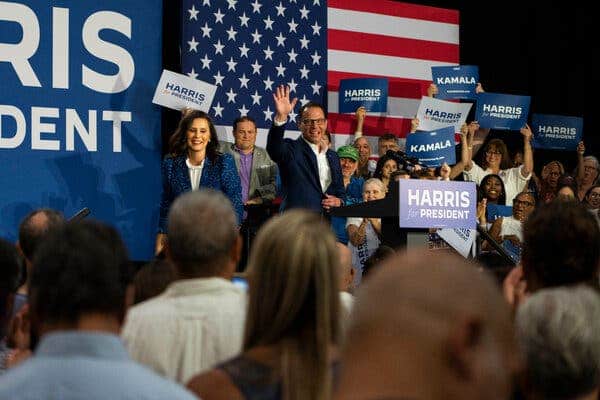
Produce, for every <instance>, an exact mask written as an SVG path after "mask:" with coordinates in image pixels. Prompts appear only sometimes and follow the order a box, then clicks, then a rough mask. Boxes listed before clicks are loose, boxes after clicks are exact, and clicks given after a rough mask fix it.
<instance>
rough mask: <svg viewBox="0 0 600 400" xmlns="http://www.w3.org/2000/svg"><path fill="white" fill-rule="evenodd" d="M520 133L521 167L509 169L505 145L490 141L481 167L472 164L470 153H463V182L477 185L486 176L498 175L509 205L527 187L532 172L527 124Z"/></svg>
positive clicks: (531, 152)
mask: <svg viewBox="0 0 600 400" xmlns="http://www.w3.org/2000/svg"><path fill="white" fill-rule="evenodd" d="M520 132H521V135H523V165H521V166H519V167H515V168H510V157H509V155H508V150H507V148H506V144H504V142H503V141H502V140H500V139H492V140H490V141H489V142H488V144H487V145H486V146H485V148H484V158H483V163H482V165H481V166H479V165H477V164H476V163H474V162H473V160H472V159H471V157H472V154H471V152H470V151H467V152H465V153H466V154H465V155H466V160H465V162H464V164H465V170H464V178H465V180H467V181H472V182H475V183H476V184H478V185H479V184H481V181H482V180H483V178H484V177H485V176H486V175H489V174H496V175H499V176H500V178H501V179H502V182H503V183H504V188H505V189H506V203H507V204H511V203H512V201H513V199H514V198H515V197H516V195H517V194H518V193H519V192H521V191H523V189H524V188H525V186H527V182H528V181H529V179H530V178H531V172H532V171H533V150H532V148H531V138H532V136H533V133H532V132H531V128H530V127H529V125H527V124H525V126H524V127H523V128H521V130H520Z"/></svg>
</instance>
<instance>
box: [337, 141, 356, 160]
mask: <svg viewBox="0 0 600 400" xmlns="http://www.w3.org/2000/svg"><path fill="white" fill-rule="evenodd" d="M337 153H338V157H339V158H349V159H351V160H354V161H358V150H356V149H355V148H354V147H353V146H350V145H346V146H342V147H340V148H339V149H338V151H337Z"/></svg>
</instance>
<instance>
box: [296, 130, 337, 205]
mask: <svg viewBox="0 0 600 400" xmlns="http://www.w3.org/2000/svg"><path fill="white" fill-rule="evenodd" d="M302 140H304V141H305V142H306V144H308V145H309V146H310V149H311V150H312V151H313V153H315V156H316V157H317V167H318V168H319V182H321V189H323V193H325V192H326V191H327V188H329V185H330V184H331V168H329V162H328V161H327V149H325V151H323V152H319V146H318V145H316V144H314V143H311V142H309V141H308V140H306V139H304V137H302Z"/></svg>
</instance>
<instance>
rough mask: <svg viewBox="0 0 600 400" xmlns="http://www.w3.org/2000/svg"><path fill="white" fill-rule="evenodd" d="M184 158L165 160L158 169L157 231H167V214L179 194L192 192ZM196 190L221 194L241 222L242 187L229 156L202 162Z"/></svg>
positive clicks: (222, 155)
mask: <svg viewBox="0 0 600 400" xmlns="http://www.w3.org/2000/svg"><path fill="white" fill-rule="evenodd" d="M186 158H187V156H185V155H182V156H177V157H166V158H165V159H164V160H163V162H162V166H161V174H162V187H163V190H162V196H161V200H160V218H159V221H158V232H159V233H166V232H167V215H168V213H169V208H170V207H171V204H172V203H173V201H174V200H175V198H177V196H179V195H180V194H182V193H185V192H188V191H190V190H192V182H191V181H190V174H189V172H188V167H187V165H186V163H185V160H186ZM199 187H200V188H211V189H215V190H220V191H221V192H223V193H224V194H225V195H226V196H227V197H228V198H229V200H231V204H233V209H234V210H235V213H236V214H237V219H238V224H239V223H240V221H241V220H242V212H243V206H242V185H241V183H240V177H239V175H238V172H237V168H236V167H235V162H234V161H233V157H231V155H229V154H221V155H219V156H218V157H217V159H216V160H215V162H214V163H212V162H211V161H210V160H209V159H208V157H207V158H205V159H204V168H202V176H201V177H200V185H199Z"/></svg>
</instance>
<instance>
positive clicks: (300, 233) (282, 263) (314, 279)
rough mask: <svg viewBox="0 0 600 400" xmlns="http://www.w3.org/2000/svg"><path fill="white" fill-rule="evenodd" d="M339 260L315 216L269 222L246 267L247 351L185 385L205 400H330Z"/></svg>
mask: <svg viewBox="0 0 600 400" xmlns="http://www.w3.org/2000/svg"><path fill="white" fill-rule="evenodd" d="M317 238H318V239H317ZM338 258H339V256H338V250H337V248H336V245H335V237H334V236H333V233H332V232H331V230H330V228H329V227H328V226H327V225H326V224H325V223H324V222H323V221H321V219H320V217H319V216H318V215H316V214H314V213H311V212H308V211H305V210H293V211H289V212H287V213H284V214H282V215H281V216H278V217H275V218H273V219H272V220H270V221H269V222H267V223H266V224H265V225H264V226H263V228H262V229H261V231H260V232H259V233H258V236H257V238H256V242H255V247H254V248H253V252H252V255H251V257H250V262H249V266H248V280H249V299H248V318H247V320H246V328H245V334H244V350H243V352H242V354H241V355H240V356H238V357H235V358H233V359H231V360H229V361H227V362H225V363H222V364H219V365H218V366H217V367H216V368H215V369H213V370H212V371H209V372H207V373H204V374H201V375H199V376H196V377H194V378H193V379H192V380H191V381H190V382H189V383H188V387H189V388H190V389H191V390H192V391H193V392H195V393H196V394H197V395H198V396H199V397H201V398H202V399H203V400H216V399H228V400H235V399H246V400H254V399H260V400H275V399H277V400H278V399H285V400H308V399H311V400H326V399H329V398H330V397H331V391H332V387H333V383H332V375H333V372H332V366H335V365H336V362H335V360H336V346H337V343H338V340H339V332H340V328H339V316H338V312H339V311H338V310H339V276H340V274H339V267H338Z"/></svg>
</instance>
